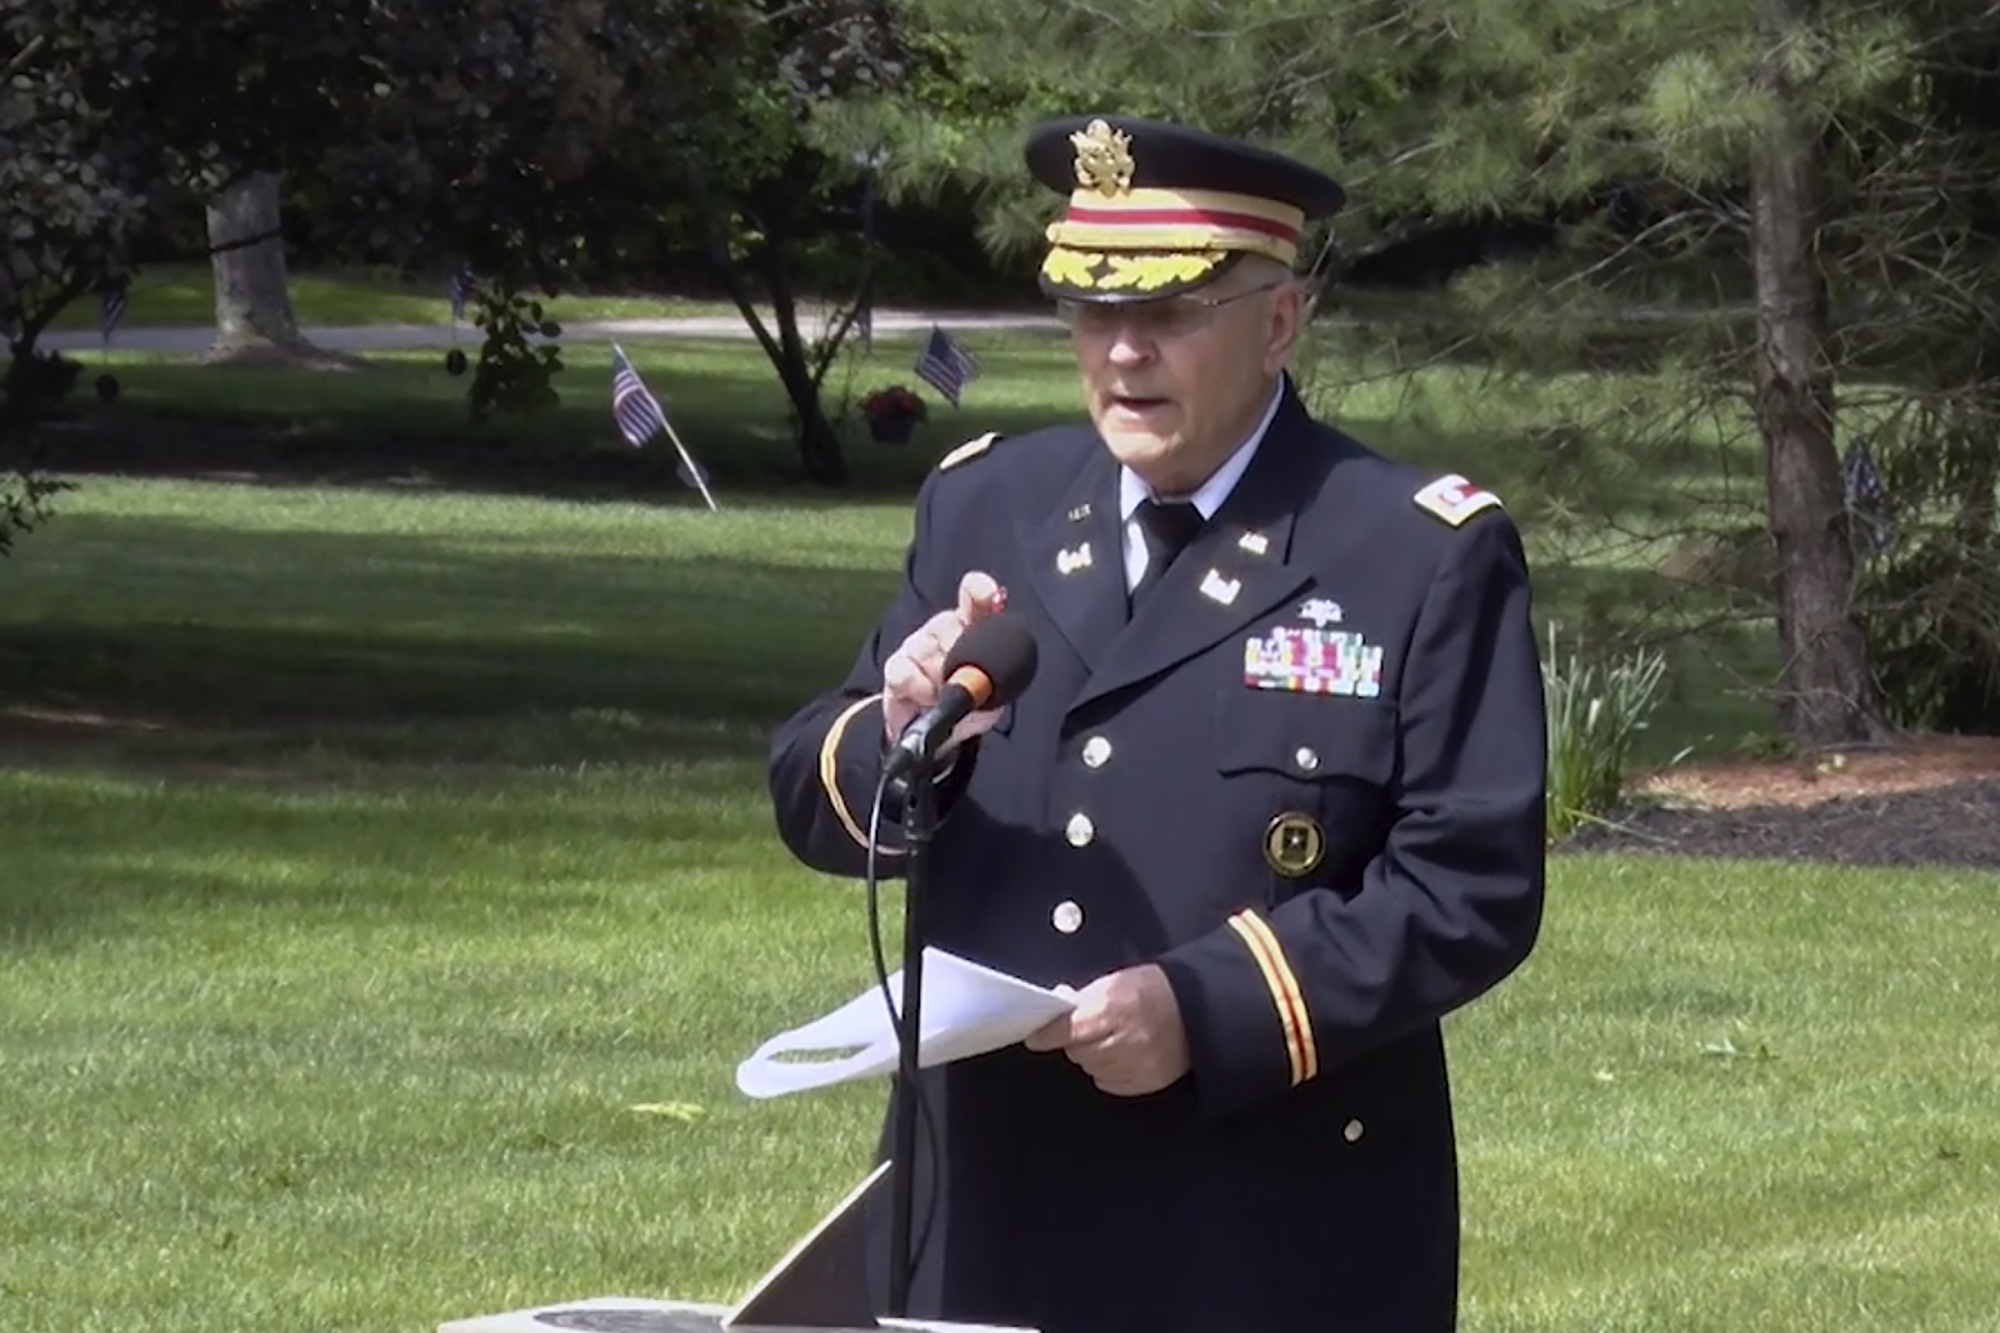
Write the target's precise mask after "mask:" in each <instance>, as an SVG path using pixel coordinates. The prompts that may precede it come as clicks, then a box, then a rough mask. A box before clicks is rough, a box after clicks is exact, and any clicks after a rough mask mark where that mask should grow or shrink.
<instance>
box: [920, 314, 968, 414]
mask: <svg viewBox="0 0 2000 1333" xmlns="http://www.w3.org/2000/svg"><path fill="white" fill-rule="evenodd" d="M916 371H917V378H918V379H920V380H922V381H923V382H924V383H926V384H928V385H930V386H931V387H932V388H933V389H936V390H937V391H938V392H939V393H941V394H943V395H944V396H945V397H946V398H947V399H948V400H950V402H951V405H952V406H953V407H957V406H958V396H959V394H960V393H961V392H963V391H964V389H965V386H966V385H967V384H969V383H970V382H971V381H973V380H976V379H978V378H979V361H978V360H977V358H975V357H974V356H973V355H972V353H970V352H968V351H966V350H965V349H964V348H963V347H960V346H959V345H958V344H957V343H956V342H954V341H953V340H952V337H951V335H950V334H948V333H946V332H945V331H944V330H943V329H941V328H939V327H938V326H937V325H935V324H933V325H931V336H930V337H929V338H926V339H925V340H924V345H923V348H922V350H920V351H919V352H918V353H917V365H916Z"/></svg>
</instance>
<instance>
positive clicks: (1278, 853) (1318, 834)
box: [1264, 810, 1326, 878]
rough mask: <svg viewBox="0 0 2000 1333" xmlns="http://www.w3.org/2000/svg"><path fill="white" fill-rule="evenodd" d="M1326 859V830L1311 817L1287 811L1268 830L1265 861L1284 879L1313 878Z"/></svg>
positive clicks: (1265, 836) (1265, 841) (1265, 831)
mask: <svg viewBox="0 0 2000 1333" xmlns="http://www.w3.org/2000/svg"><path fill="white" fill-rule="evenodd" d="M1325 855H1326V830H1325V829H1323V828H1321V827H1320V826H1319V821H1318V820H1317V819H1314V818H1313V817H1312V816H1311V815H1308V814H1305V813H1303V812H1301V811H1298V810H1287V811H1285V813H1284V814H1282V815H1279V816H1278V817H1277V818H1276V819H1273V820H1272V821H1271V823H1270V825H1269V827H1267V828H1266V829H1265V830H1264V859H1265V860H1266V861H1269V862H1270V863H1271V869H1273V870H1275V871H1277V872H1278V873H1279V874H1281V875H1287V876H1291V877H1293V878H1296V877H1298V876H1300V875H1304V874H1309V873H1310V872H1311V871H1312V869H1313V868H1314V867H1315V866H1317V865H1318V864H1319V863H1320V859H1321V858H1322V857H1324V856H1325Z"/></svg>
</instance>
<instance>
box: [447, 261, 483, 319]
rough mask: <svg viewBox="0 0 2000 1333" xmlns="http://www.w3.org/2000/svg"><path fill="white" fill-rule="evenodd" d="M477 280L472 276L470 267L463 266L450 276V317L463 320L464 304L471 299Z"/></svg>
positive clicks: (467, 265) (468, 265)
mask: <svg viewBox="0 0 2000 1333" xmlns="http://www.w3.org/2000/svg"><path fill="white" fill-rule="evenodd" d="M477 282H478V279H476V278H474V277H473V276H472V265H470V264H463V265H461V266H460V267H459V270H458V272H456V273H454V274H452V275H451V288H450V291H451V317H452V318H453V319H464V318H465V303H466V302H467V301H469V300H471V299H472V289H473V287H474V286H475V285H476V284H477Z"/></svg>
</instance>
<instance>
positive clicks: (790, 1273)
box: [437, 1162, 1035, 1333]
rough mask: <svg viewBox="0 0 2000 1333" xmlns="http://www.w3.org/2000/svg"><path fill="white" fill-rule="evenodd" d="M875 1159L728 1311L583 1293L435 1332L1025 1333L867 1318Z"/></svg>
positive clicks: (878, 1177)
mask: <svg viewBox="0 0 2000 1333" xmlns="http://www.w3.org/2000/svg"><path fill="white" fill-rule="evenodd" d="M890 1165H891V1164H890V1163H888V1162H884V1163H883V1164H882V1165H880V1166H878V1167H876V1168H875V1169H874V1170H873V1171H871V1172H870V1173H869V1174H868V1176H867V1177H866V1178H865V1179H863V1180H862V1182H861V1183H860V1184H859V1185H856V1186H855V1187H854V1188H853V1189H852V1190H851V1191H849V1192H848V1195H847V1197H846V1198H844V1199H842V1200H841V1201H840V1202H839V1203H838V1204H836V1205H834V1207H833V1209H832V1210H831V1211H830V1212H828V1213H827V1214H826V1216H825V1217H823V1218H821V1219H820V1220H819V1221H818V1222H817V1223H815V1224H814V1225H813V1227H812V1229H811V1230H809V1231H808V1232H806V1234H805V1235H804V1236H802V1237H800V1238H799V1240H798V1241H797V1242H796V1243H794V1244H793V1246H792V1248H791V1249H790V1250H789V1251H787V1252H786V1254H785V1256H784V1257H783V1258H782V1259H780V1260H779V1261H778V1262H777V1263H776V1264H774V1265H772V1267H771V1268H770V1269H769V1270H768V1271H767V1272H766V1273H765V1274H764V1275H763V1276H762V1277H760V1278H758V1279H757V1281H756V1282H755V1283H754V1284H753V1285H752V1286H751V1288H750V1290H749V1292H748V1293H747V1294H746V1295H745V1296H744V1297H743V1299H742V1300H741V1301H738V1302H737V1303H736V1304H735V1305H733V1306H728V1305H712V1304H705V1303H702V1302H696V1301H672V1300H658V1299H653V1298H647V1297H628V1296H592V1297H589V1298H587V1299H584V1300H574V1301H558V1302H553V1303H551V1304H548V1305H538V1306H533V1307H530V1308H528V1309H523V1310H510V1311H507V1312H506V1313H504V1314H491V1315H476V1316H473V1317H471V1318H468V1319H454V1320H451V1321H449V1322H446V1323H442V1324H439V1325H438V1329H437V1333H724V1331H725V1330H734V1329H741V1330H744V1333H862V1331H863V1330H876V1329H902V1330H908V1331H909V1333H1035V1330H1033V1329H1029V1328H1022V1327H1019V1326H1013V1325H1009V1326H1001V1325H994V1324H967V1323H956V1322H952V1321H949V1320H938V1319H905V1318H899V1317H890V1316H883V1317H880V1318H878V1317H876V1315H875V1314H874V1312H873V1308H872V1305H873V1303H872V1302H871V1301H870V1299H869V1295H868V1237H867V1232H866V1228H865V1224H864V1222H863V1218H862V1205H863V1204H864V1203H865V1202H866V1201H867V1200H868V1198H869V1196H870V1195H871V1194H873V1193H874V1192H875V1190H876V1189H877V1188H879V1187H880V1186H881V1184H882V1181H883V1180H884V1179H885V1178H886V1177H887V1176H888V1174H889V1171H890Z"/></svg>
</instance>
